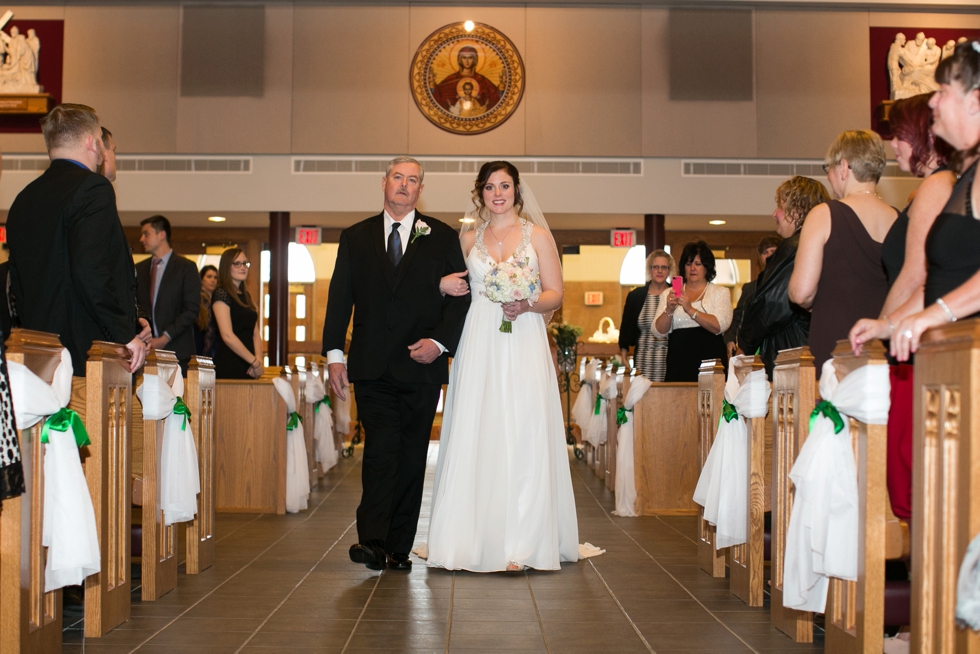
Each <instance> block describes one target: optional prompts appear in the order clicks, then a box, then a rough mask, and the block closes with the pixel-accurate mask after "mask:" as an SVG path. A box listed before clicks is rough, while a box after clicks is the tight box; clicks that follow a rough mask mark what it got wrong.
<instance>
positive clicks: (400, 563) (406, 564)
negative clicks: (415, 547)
mask: <svg viewBox="0 0 980 654" xmlns="http://www.w3.org/2000/svg"><path fill="white" fill-rule="evenodd" d="M388 569H389V570H411V569H412V559H410V558H408V554H389V555H388Z"/></svg>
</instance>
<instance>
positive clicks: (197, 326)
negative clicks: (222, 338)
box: [193, 266, 218, 359]
mask: <svg viewBox="0 0 980 654" xmlns="http://www.w3.org/2000/svg"><path fill="white" fill-rule="evenodd" d="M217 288H218V269H217V268H215V267H214V266H204V267H203V268H201V308H200V309H199V310H198V312H197V320H196V321H195V322H194V327H193V328H194V345H195V346H196V347H197V353H198V354H200V355H201V356H205V357H211V358H212V359H213V358H214V347H215V345H216V343H217V340H218V326H217V325H216V324H215V323H214V311H212V310H211V296H212V295H213V294H214V291H215V289H217Z"/></svg>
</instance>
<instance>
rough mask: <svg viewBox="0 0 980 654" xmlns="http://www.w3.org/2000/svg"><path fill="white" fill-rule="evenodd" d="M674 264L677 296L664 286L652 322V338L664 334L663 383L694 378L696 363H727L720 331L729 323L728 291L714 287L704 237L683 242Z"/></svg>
mask: <svg viewBox="0 0 980 654" xmlns="http://www.w3.org/2000/svg"><path fill="white" fill-rule="evenodd" d="M678 268H679V269H680V272H681V277H683V278H684V287H683V289H682V290H681V294H680V295H676V294H675V293H674V289H673V288H670V287H668V288H667V289H666V290H665V291H664V292H663V293H662V294H661V295H660V305H659V306H658V307H657V315H656V318H655V319H654V323H653V333H654V335H655V336H656V337H657V338H665V337H666V338H667V362H666V372H665V373H664V381H665V382H696V381H697V380H698V371H699V370H700V367H701V361H702V360H704V359H721V360H722V361H727V359H728V352H727V350H726V348H725V339H724V337H723V336H722V334H724V333H725V330H726V329H728V326H729V325H731V324H732V294H731V293H729V291H728V289H727V288H725V287H724V286H715V285H714V284H712V283H711V280H712V279H714V278H715V255H714V254H712V253H711V248H709V247H708V244H707V243H705V242H704V241H698V242H697V243H688V244H687V245H685V246H684V252H682V253H681V258H680V262H679V263H678Z"/></svg>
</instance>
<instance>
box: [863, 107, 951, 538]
mask: <svg viewBox="0 0 980 654" xmlns="http://www.w3.org/2000/svg"><path fill="white" fill-rule="evenodd" d="M931 96H932V94H931V93H925V94H922V95H916V96H913V97H911V98H907V99H904V100H899V101H897V102H896V103H895V104H894V105H892V109H891V112H890V114H889V116H888V118H889V124H890V126H891V131H892V134H893V135H894V138H892V141H891V145H892V149H893V150H894V151H895V158H896V159H897V161H898V167H899V168H901V169H902V170H904V171H905V172H907V173H912V174H913V175H915V176H916V177H924V178H925V180H924V181H923V182H922V184H921V185H920V186H919V188H918V190H917V191H915V192H914V193H913V194H912V197H911V198H910V199H909V204H908V206H907V207H905V210H904V211H902V212H901V213H900V214H899V216H898V218H897V219H896V220H895V224H894V225H892V228H891V230H889V232H888V235H887V236H886V237H885V240H884V242H883V243H882V245H881V262H882V264H883V265H884V267H885V274H886V275H887V276H888V281H889V283H890V284H891V288H890V289H889V291H888V297H887V298H886V299H885V304H884V306H883V307H882V308H881V313H880V315H879V318H878V319H877V320H873V319H863V320H859V321H858V322H857V323H856V324H855V325H854V327H853V328H851V333H850V340H851V346H852V347H853V348H854V351H855V352H860V350H861V346H862V344H863V343H866V342H868V340H870V339H873V338H882V339H887V338H891V335H892V330H893V326H894V324H895V322H897V321H895V320H893V319H891V318H889V316H890V315H891V314H893V313H895V312H896V311H897V310H898V308H899V307H901V306H902V305H903V304H905V302H906V301H907V300H908V299H909V298H910V297H912V295H913V293H915V291H916V290H917V289H919V288H921V287H922V285H923V284H924V283H925V280H926V236H927V235H928V234H929V230H930V229H931V228H932V224H933V223H934V222H935V220H936V216H938V215H939V213H940V212H941V211H942V210H943V206H945V204H946V201H947V200H948V199H949V196H950V193H951V192H952V190H953V184H955V183H956V178H955V176H954V175H953V173H951V172H950V171H949V170H948V168H947V167H946V161H947V159H948V157H949V155H950V154H952V152H953V150H952V148H951V147H950V146H949V145H948V144H947V143H946V142H945V141H943V140H942V139H940V138H937V137H936V136H935V135H934V134H933V133H932V129H931V128H932V109H930V108H929V98H930V97H931ZM913 200H914V201H913ZM890 363H891V364H892V365H891V409H890V410H889V414H888V473H887V476H888V493H889V496H890V497H891V503H892V511H893V512H894V513H895V515H896V516H898V517H899V518H902V519H905V520H907V519H909V518H910V517H911V515H912V404H913V401H912V400H913V397H912V362H911V361H909V362H905V363H899V362H898V361H895V360H891V361H890Z"/></svg>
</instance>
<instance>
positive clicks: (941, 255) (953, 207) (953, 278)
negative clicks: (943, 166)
mask: <svg viewBox="0 0 980 654" xmlns="http://www.w3.org/2000/svg"><path fill="white" fill-rule="evenodd" d="M976 175H977V163H976V162H974V163H973V165H972V166H970V167H969V168H968V169H967V171H966V172H965V173H963V174H962V175H960V178H959V180H958V181H957V182H956V186H954V187H953V194H952V195H951V196H950V198H949V202H947V203H946V206H945V207H943V211H942V213H941V214H939V215H938V216H937V217H936V222H935V223H933V225H932V229H930V230H929V236H928V237H926V260H927V262H928V264H929V266H928V275H927V277H926V288H925V303H926V306H930V305H931V304H933V303H934V302H935V301H936V300H937V299H938V298H941V297H942V296H943V295H945V294H946V293H949V292H950V291H953V290H955V289H957V288H959V287H960V286H962V285H963V284H964V283H966V281H967V280H968V279H970V278H971V277H972V276H973V275H975V274H976V272H977V271H978V270H980V220H977V219H976V218H975V217H974V216H973V207H972V204H971V201H970V193H971V191H972V189H973V180H974V178H975V177H976ZM977 315H980V314H973V315H972V316H969V317H971V318H973V317H976V316H977Z"/></svg>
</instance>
